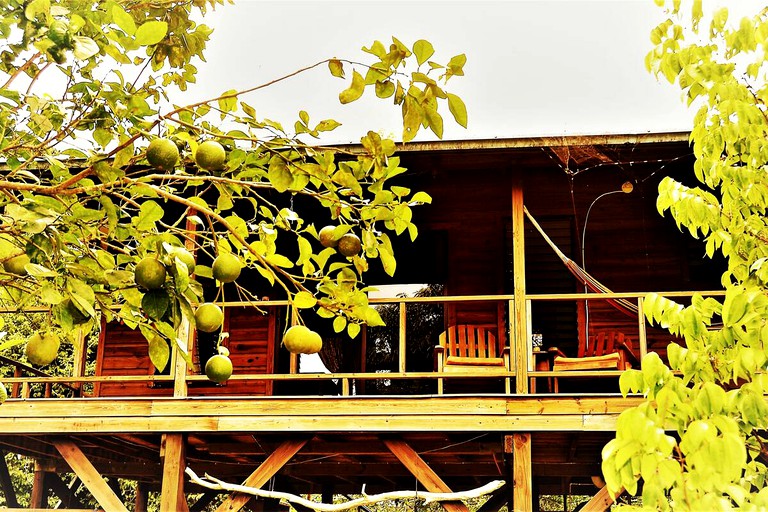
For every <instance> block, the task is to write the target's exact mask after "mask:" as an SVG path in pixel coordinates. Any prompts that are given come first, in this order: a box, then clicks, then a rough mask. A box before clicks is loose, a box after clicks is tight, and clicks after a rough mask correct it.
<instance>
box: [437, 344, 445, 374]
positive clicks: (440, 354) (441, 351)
mask: <svg viewBox="0 0 768 512" xmlns="http://www.w3.org/2000/svg"><path fill="white" fill-rule="evenodd" d="M444 361H445V347H444V346H442V345H435V369H436V370H437V371H442V370H443V363H444Z"/></svg>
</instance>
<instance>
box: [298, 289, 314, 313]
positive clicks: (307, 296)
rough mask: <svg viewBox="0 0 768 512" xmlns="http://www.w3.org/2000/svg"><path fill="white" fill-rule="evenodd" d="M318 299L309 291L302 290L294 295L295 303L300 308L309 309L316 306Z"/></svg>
mask: <svg viewBox="0 0 768 512" xmlns="http://www.w3.org/2000/svg"><path fill="white" fill-rule="evenodd" d="M315 304H317V299H316V298H315V297H314V295H312V294H311V293H309V292H307V291H303V290H302V291H300V292H298V293H297V294H296V295H294V296H293V305H294V306H296V307H297V308H299V309H308V308H313V307H315Z"/></svg>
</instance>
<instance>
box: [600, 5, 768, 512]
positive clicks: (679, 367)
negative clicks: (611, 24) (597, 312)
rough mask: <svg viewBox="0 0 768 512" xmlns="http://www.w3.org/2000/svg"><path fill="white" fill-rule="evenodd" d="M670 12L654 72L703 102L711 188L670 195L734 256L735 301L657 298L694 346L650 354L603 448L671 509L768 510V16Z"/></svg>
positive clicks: (730, 296) (716, 247) (697, 123)
mask: <svg viewBox="0 0 768 512" xmlns="http://www.w3.org/2000/svg"><path fill="white" fill-rule="evenodd" d="M657 4H660V5H663V6H665V8H666V13H667V15H668V18H667V19H666V20H665V21H664V22H663V23H661V24H660V25H659V26H658V27H656V28H655V29H654V30H653V31H652V33H651V39H652V41H653V43H654V45H655V47H654V49H653V50H652V51H651V52H650V53H649V54H648V57H647V61H646V63H647V66H648V68H649V69H650V70H652V71H653V72H654V73H656V74H657V75H660V76H663V77H664V78H666V79H667V80H668V81H669V82H671V83H673V84H677V85H678V86H679V87H680V89H681V90H682V91H683V93H684V95H685V97H686V98H687V101H688V103H689V104H692V105H694V106H695V107H697V110H696V114H695V118H694V127H693V130H692V132H691V143H692V146H693V151H694V154H695V156H696V163H695V166H694V171H695V174H696V178H697V179H698V180H699V182H700V185H699V186H697V187H690V186H686V185H684V184H682V183H679V182H677V181H675V180H672V179H670V178H665V179H664V180H663V181H662V182H661V184H660V186H659V198H658V202H657V206H658V209H659V211H660V212H661V213H664V212H666V211H669V212H670V213H671V214H672V216H673V218H674V219H675V221H676V222H677V224H678V226H679V227H680V228H681V229H682V228H685V229H687V230H688V231H689V232H690V234H691V235H692V236H694V237H696V238H699V237H701V238H702V239H703V240H704V241H705V243H706V253H707V255H709V256H712V255H713V254H714V253H715V251H721V252H722V254H723V255H724V256H725V257H726V258H727V260H728V268H727V270H726V272H725V273H724V274H723V276H722V284H723V286H724V287H725V290H726V293H725V298H724V300H722V301H721V300H717V299H715V298H712V297H709V298H704V297H701V296H695V297H694V298H693V300H692V302H691V304H690V305H688V306H683V305H681V304H678V303H675V302H673V301H671V300H669V299H666V298H664V297H660V296H656V295H652V296H649V297H647V298H646V300H645V302H644V311H645V314H646V317H647V319H648V320H649V321H652V322H656V323H658V324H660V325H661V326H663V327H666V328H668V329H669V330H670V331H671V332H672V333H674V334H677V335H680V336H682V337H683V338H684V340H685V346H681V345H677V344H671V345H670V346H669V347H668V356H669V366H666V365H665V364H664V363H663V362H662V361H661V359H659V357H658V356H657V355H656V354H653V353H651V354H649V355H647V356H646V357H645V358H644V359H643V361H642V368H641V369H640V370H630V371H628V372H626V373H624V374H623V375H622V377H621V381H620V382H621V387H622V392H624V393H627V392H640V393H643V394H644V395H645V396H646V401H645V402H644V403H643V404H642V405H640V406H639V407H636V408H633V409H629V410H627V411H625V412H624V413H622V415H621V416H620V417H619V420H618V425H617V435H616V438H615V439H614V440H612V441H611V442H610V443H609V444H608V445H607V446H606V447H605V449H604V450H603V473H604V476H605V480H606V482H607V485H608V487H609V489H611V490H612V491H613V492H617V491H619V490H620V489H622V488H624V489H626V490H627V491H629V492H630V493H631V494H636V493H637V492H638V489H639V487H638V482H640V481H642V496H643V504H644V507H646V508H650V509H659V510H669V509H674V510H731V509H736V508H738V509H741V510H765V509H766V508H768V485H766V484H767V483H768V482H767V480H766V479H768V467H766V463H768V448H766V429H767V428H768V404H766V400H765V394H766V391H768V374H766V373H765V369H766V366H768V297H766V290H767V289H768V265H767V264H766V262H768V219H767V218H766V215H765V212H766V208H767V207H768V173H766V165H768V146H767V145H766V144H765V140H766V136H768V117H767V116H766V100H768V84H767V83H766V72H768V66H767V62H766V57H767V56H768V11H766V10H763V11H762V12H760V13H759V14H757V15H755V16H754V17H751V18H743V19H741V20H739V21H737V22H735V23H732V22H729V19H728V9H727V8H725V7H723V8H720V9H718V10H716V11H714V12H712V13H711V14H710V15H708V16H705V13H704V10H703V8H702V2H701V1H700V0H695V1H693V2H689V3H685V4H684V3H683V2H681V1H679V0H674V1H672V2H664V1H657Z"/></svg>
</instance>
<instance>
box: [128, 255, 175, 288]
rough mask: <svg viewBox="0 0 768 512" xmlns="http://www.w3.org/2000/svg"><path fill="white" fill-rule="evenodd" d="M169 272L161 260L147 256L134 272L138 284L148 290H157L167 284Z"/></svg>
mask: <svg viewBox="0 0 768 512" xmlns="http://www.w3.org/2000/svg"><path fill="white" fill-rule="evenodd" d="M167 274H168V272H167V271H166V270H165V265H163V264H162V263H161V262H160V260H158V259H157V258H154V257H152V256H147V257H146V258H144V259H143V260H141V261H140V262H138V263H137V264H136V268H135V269H134V271H133V278H134V280H135V281H136V284H137V285H139V286H141V287H142V288H145V289H147V290H156V289H158V288H161V287H162V286H163V285H164V284H165V277H166V275H167Z"/></svg>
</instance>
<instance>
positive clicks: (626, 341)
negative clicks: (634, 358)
mask: <svg viewBox="0 0 768 512" xmlns="http://www.w3.org/2000/svg"><path fill="white" fill-rule="evenodd" d="M625 346H626V347H632V340H631V339H630V338H629V336H624V333H622V332H619V331H601V332H598V333H597V334H594V335H592V336H590V337H589V343H588V344H587V346H586V347H585V346H584V345H583V344H579V357H593V356H604V355H606V354H612V353H614V352H617V351H618V350H620V349H621V348H622V347H625Z"/></svg>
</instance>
